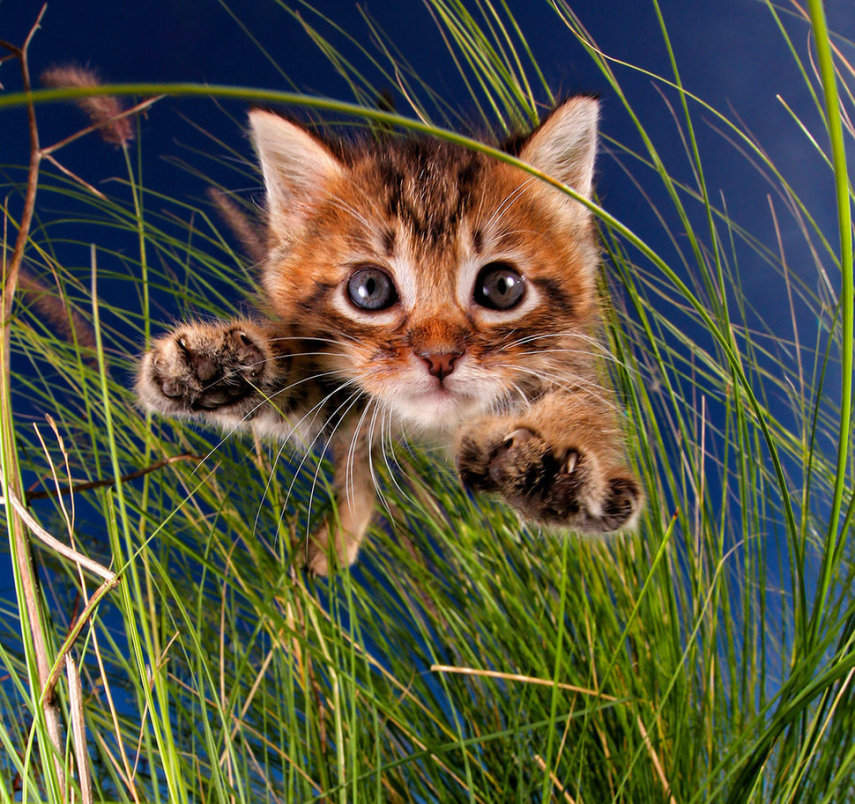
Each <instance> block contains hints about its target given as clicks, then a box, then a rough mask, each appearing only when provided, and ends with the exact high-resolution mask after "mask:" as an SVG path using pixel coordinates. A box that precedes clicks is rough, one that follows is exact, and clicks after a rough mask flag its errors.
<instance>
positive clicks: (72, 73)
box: [42, 64, 134, 146]
mask: <svg viewBox="0 0 855 804" xmlns="http://www.w3.org/2000/svg"><path fill="white" fill-rule="evenodd" d="M42 84H44V85H45V86H48V87H97V86H99V85H100V84H101V79H100V78H99V76H98V73H97V72H95V70H93V69H92V68H90V67H80V66H79V65H76V64H65V65H60V66H57V67H51V68H50V69H49V70H46V71H45V72H44V73H42ZM74 102H75V103H76V104H77V105H78V106H79V107H80V108H81V109H83V111H84V112H86V114H87V115H88V116H89V119H90V120H91V121H92V125H93V126H96V127H97V128H98V129H99V131H100V132H101V137H102V138H103V139H104V141H105V142H109V143H111V144H112V145H120V146H123V145H126V144H127V143H128V142H130V141H131V140H132V139H133V138H134V130H133V127H132V126H131V122H130V120H129V119H128V118H127V117H120V115H121V114H122V112H123V111H124V109H123V108H122V104H121V103H120V102H119V99H118V98H115V97H113V96H112V95H97V96H94V97H91V98H76V99H75V101H74Z"/></svg>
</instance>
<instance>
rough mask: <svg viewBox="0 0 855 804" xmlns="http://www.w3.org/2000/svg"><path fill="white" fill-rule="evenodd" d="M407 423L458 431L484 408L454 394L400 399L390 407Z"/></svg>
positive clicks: (439, 429) (427, 428)
mask: <svg viewBox="0 0 855 804" xmlns="http://www.w3.org/2000/svg"><path fill="white" fill-rule="evenodd" d="M390 407H392V409H393V410H394V412H395V413H396V414H397V415H398V417H399V418H400V419H401V420H402V421H404V422H405V423H406V424H410V425H416V426H417V427H420V428H423V429H425V430H430V431H435V432H446V431H449V430H453V429H455V428H456V427H457V426H459V424H460V423H461V422H462V421H464V420H465V419H468V418H471V417H472V416H475V415H477V414H478V413H481V412H482V409H483V408H484V407H485V406H484V405H482V404H479V403H478V401H477V400H476V399H473V398H472V397H463V398H460V397H457V396H453V395H451V394H448V395H440V394H439V393H436V394H423V395H418V396H415V395H414V396H403V395H401V396H398V397H397V398H396V399H395V401H394V403H393V404H392V405H391V406H390Z"/></svg>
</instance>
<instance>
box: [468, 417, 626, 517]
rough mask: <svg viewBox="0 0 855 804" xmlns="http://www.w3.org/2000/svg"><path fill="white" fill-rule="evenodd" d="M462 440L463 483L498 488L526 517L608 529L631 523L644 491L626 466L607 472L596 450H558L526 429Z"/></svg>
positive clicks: (488, 489)
mask: <svg viewBox="0 0 855 804" xmlns="http://www.w3.org/2000/svg"><path fill="white" fill-rule="evenodd" d="M480 429H482V428H480V427H479V428H475V429H473V431H470V432H469V433H467V434H465V435H464V436H463V437H462V438H461V440H460V446H459V449H458V454H457V469H458V472H459V474H460V479H461V480H462V481H463V483H464V485H466V486H467V487H469V488H471V489H473V490H475V491H485V492H496V493H498V494H500V495H501V496H502V497H504V498H505V499H506V500H507V501H508V503H510V505H512V506H513V507H514V508H516V509H517V510H518V511H520V513H522V514H523V516H525V517H526V518H527V519H532V520H535V521H537V522H542V523H544V524H548V525H563V526H565V527H570V528H573V529H574V530H580V531H587V532H591V533H608V532H611V531H614V530H618V529H619V528H622V527H624V526H626V525H628V524H630V523H631V521H632V519H633V518H634V517H635V515H636V514H637V512H638V511H639V510H640V508H641V500H642V495H641V489H640V488H639V485H638V483H637V482H636V480H635V479H634V478H633V477H632V476H631V475H630V474H629V473H628V472H626V471H625V470H617V471H612V472H608V471H606V470H604V469H603V468H602V467H600V466H599V464H598V462H597V459H596V457H595V456H594V454H593V452H592V451H583V450H582V449H580V448H577V447H572V446H571V447H563V448H556V447H554V446H552V445H550V444H548V443H547V442H546V441H545V440H544V439H543V438H542V437H541V436H540V435H539V434H538V433H536V432H535V431H534V430H532V429H530V428H528V427H518V428H516V429H514V430H512V431H511V432H504V431H498V432H494V433H493V434H492V435H488V436H487V437H486V438H483V437H479V432H478V430H480Z"/></svg>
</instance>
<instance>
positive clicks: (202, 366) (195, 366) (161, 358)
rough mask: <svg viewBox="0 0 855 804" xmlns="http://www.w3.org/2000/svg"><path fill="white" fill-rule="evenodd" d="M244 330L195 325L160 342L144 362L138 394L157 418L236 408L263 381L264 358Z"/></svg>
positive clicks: (257, 345) (265, 356) (138, 381)
mask: <svg viewBox="0 0 855 804" xmlns="http://www.w3.org/2000/svg"><path fill="white" fill-rule="evenodd" d="M259 341H260V339H254V338H253V337H252V336H251V335H250V334H249V327H240V326H235V325H228V324H227V325H222V324H215V325H208V324H197V325H189V326H186V327H182V328H181V329H179V330H177V331H175V332H173V333H171V334H170V335H166V336H164V337H162V338H159V339H158V340H156V341H155V342H154V343H153V344H152V348H151V349H150V350H149V351H148V352H147V353H146V355H145V356H144V358H143V361H142V366H141V367H140V373H139V377H138V379H137V393H138V394H139V397H140V399H141V400H142V402H143V403H145V404H146V405H148V406H149V407H151V408H153V409H155V410H157V411H160V412H162V413H169V414H173V415H174V414H177V413H199V412H204V411H214V410H218V409H221V408H227V407H231V406H234V405H236V404H237V403H239V402H240V401H241V400H243V399H245V398H247V397H248V396H249V395H251V394H252V393H253V391H254V390H255V389H256V388H257V387H258V384H259V382H260V381H261V380H262V379H263V375H264V373H265V367H266V365H267V361H268V356H267V354H266V353H265V350H264V346H263V345H262V342H259Z"/></svg>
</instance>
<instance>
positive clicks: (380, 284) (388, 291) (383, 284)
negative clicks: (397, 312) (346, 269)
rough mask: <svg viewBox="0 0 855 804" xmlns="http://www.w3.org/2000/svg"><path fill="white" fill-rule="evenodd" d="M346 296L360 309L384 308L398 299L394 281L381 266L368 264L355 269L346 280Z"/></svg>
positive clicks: (373, 309)
mask: <svg viewBox="0 0 855 804" xmlns="http://www.w3.org/2000/svg"><path fill="white" fill-rule="evenodd" d="M347 296H348V298H349V299H350V301H351V303H352V304H353V305H354V306H355V307H358V308H359V309H360V310H369V311H372V312H373V311H375V310H386V309H387V308H389V307H391V306H392V305H393V304H395V303H396V302H397V301H398V291H397V290H395V283H394V282H393V281H392V277H390V276H389V274H387V273H386V272H385V271H384V270H383V269H382V268H377V267H376V266H373V265H369V266H366V267H365V268H360V269H359V270H357V271H355V272H354V273H353V274H352V275H351V277H350V279H349V280H348V281H347Z"/></svg>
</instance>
